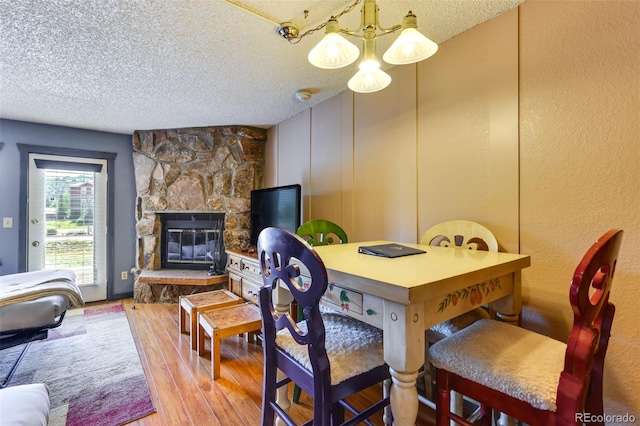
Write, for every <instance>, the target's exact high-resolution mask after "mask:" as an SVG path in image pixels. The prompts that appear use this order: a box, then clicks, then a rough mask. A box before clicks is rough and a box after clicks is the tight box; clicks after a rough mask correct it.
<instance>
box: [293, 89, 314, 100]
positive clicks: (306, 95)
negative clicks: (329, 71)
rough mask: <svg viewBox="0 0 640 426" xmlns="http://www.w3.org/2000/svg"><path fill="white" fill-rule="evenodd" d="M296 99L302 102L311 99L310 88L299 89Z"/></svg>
mask: <svg viewBox="0 0 640 426" xmlns="http://www.w3.org/2000/svg"><path fill="white" fill-rule="evenodd" d="M296 99H297V100H299V101H300V102H306V101H308V100H309V99H311V92H310V91H308V90H298V91H297V92H296Z"/></svg>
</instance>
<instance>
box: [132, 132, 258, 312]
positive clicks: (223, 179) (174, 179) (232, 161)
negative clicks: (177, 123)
mask: <svg viewBox="0 0 640 426" xmlns="http://www.w3.org/2000/svg"><path fill="white" fill-rule="evenodd" d="M266 139H267V133H266V130H264V129H259V128H254V127H243V126H223V127H202V128H187V129H171V130H144V131H141V130H139V131H136V132H134V134H133V151H134V152H133V167H134V172H135V179H136V195H137V197H136V234H137V235H136V236H137V248H136V268H137V269H138V271H140V270H143V269H150V270H158V269H159V268H160V240H161V235H160V232H161V223H160V217H159V213H175V212H190V213H199V212H216V213H225V231H224V244H225V247H226V248H245V247H247V246H248V245H249V226H250V218H249V207H250V196H251V190H253V189H257V188H261V187H262V184H263V177H264V161H265V160H264V157H265V149H264V145H265V142H266ZM136 276H137V274H136ZM152 287H153V288H152ZM191 291H192V289H191V288H189V286H171V285H169V286H164V287H159V286H151V285H148V284H144V283H139V282H138V281H137V279H136V282H135V283H134V299H135V301H136V302H146V303H149V302H156V301H160V302H165V301H174V300H176V298H177V296H178V295H180V294H188V293H190V292H191Z"/></svg>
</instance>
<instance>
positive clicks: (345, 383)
mask: <svg viewBox="0 0 640 426" xmlns="http://www.w3.org/2000/svg"><path fill="white" fill-rule="evenodd" d="M258 259H259V261H260V268H261V272H262V277H263V281H264V286H263V287H261V288H260V311H261V313H262V337H263V343H262V346H263V351H264V379H263V380H264V382H263V392H262V426H272V425H273V424H274V417H275V415H277V416H279V417H280V418H281V419H282V420H283V421H284V422H285V423H286V424H287V425H290V426H291V425H294V424H295V423H294V422H293V421H292V419H291V418H290V417H289V415H288V413H287V410H286V409H284V408H283V407H281V406H280V405H279V404H278V403H277V401H276V400H277V389H278V388H280V387H282V386H286V385H287V384H288V383H289V382H290V381H293V382H294V383H296V384H297V385H299V386H300V388H301V389H302V390H304V391H305V392H306V393H307V394H309V395H310V396H311V397H312V398H313V420H312V421H310V422H307V423H305V425H308V424H311V423H312V424H313V425H316V426H329V425H333V426H337V425H338V423H340V424H342V425H352V426H353V425H356V424H361V423H362V422H363V421H364V422H365V423H367V424H370V423H368V422H367V421H366V419H367V418H369V417H371V416H372V415H373V414H374V413H376V412H377V411H380V410H382V409H383V408H385V407H386V406H388V405H389V401H390V399H389V397H383V398H382V399H381V400H379V401H377V402H376V403H374V404H373V405H372V406H371V407H369V408H367V409H365V410H362V411H361V412H358V411H357V410H355V409H354V407H353V406H351V405H350V404H349V403H347V402H346V401H344V399H345V398H346V397H348V396H350V395H353V394H355V393H357V392H360V391H361V390H364V389H366V388H368V387H370V386H373V385H375V384H378V383H381V382H383V381H385V380H388V379H389V378H390V375H389V366H388V365H387V364H385V362H384V352H383V349H382V331H381V330H378V329H376V328H374V327H372V326H370V325H368V324H365V323H363V322H360V321H358V320H355V319H353V318H351V317H348V316H346V315H343V314H340V313H335V314H331V313H325V314H322V315H320V309H319V302H320V298H321V297H322V295H323V294H324V292H325V290H326V289H327V285H328V278H327V271H326V269H325V266H324V263H323V262H322V260H321V259H320V257H319V256H318V254H317V253H316V252H315V251H314V250H313V248H312V247H311V246H310V245H309V244H308V243H306V242H305V241H304V240H303V239H302V238H301V237H299V236H298V235H295V234H292V233H291V232H288V231H286V230H284V229H279V228H266V229H264V230H263V231H262V232H261V233H260V235H259V236H258ZM301 271H303V272H304V273H305V274H306V275H308V276H309V277H310V278H311V281H310V282H308V283H305V284H302V283H301V281H299V278H300V275H301ZM281 285H284V286H286V287H287V288H288V289H289V291H291V294H292V295H293V298H294V299H295V301H296V302H297V303H298V306H300V307H302V312H303V319H302V320H301V321H300V322H298V323H295V322H294V321H293V319H292V318H291V316H290V315H289V314H288V313H286V314H280V313H278V312H277V311H276V309H275V307H274V305H273V300H272V296H273V291H274V289H276V288H278V286H281ZM278 370H280V371H281V372H282V373H284V374H285V375H286V376H287V377H286V378H284V379H282V380H278V377H277V372H278ZM343 408H346V409H347V410H349V411H351V412H352V413H353V414H354V416H353V417H351V418H350V419H349V420H348V421H346V422H344V423H341V422H342V421H343V420H344V417H343V416H344V410H343Z"/></svg>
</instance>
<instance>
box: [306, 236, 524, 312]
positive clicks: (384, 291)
mask: <svg viewBox="0 0 640 426" xmlns="http://www.w3.org/2000/svg"><path fill="white" fill-rule="evenodd" d="M389 243H392V241H365V242H358V243H348V244H334V245H327V246H318V247H315V248H314V250H315V251H316V252H317V253H318V255H319V256H320V258H321V259H322V261H323V262H324V264H325V267H326V269H327V273H328V275H329V280H330V281H331V282H335V283H336V284H340V285H343V284H344V283H346V282H349V283H351V284H353V285H354V286H355V287H357V290H359V291H363V292H366V293H369V294H373V295H376V296H379V297H382V298H384V299H388V300H393V301H395V302H398V303H402V304H410V303H414V302H419V301H423V300H426V299H428V298H431V297H433V296H435V295H439V294H446V293H447V292H449V291H450V285H451V284H452V282H453V281H456V282H457V283H460V284H465V283H466V284H469V285H470V284H474V283H476V282H480V281H483V280H487V279H490V278H494V277H497V276H501V275H506V274H510V273H513V272H516V271H519V270H521V269H523V268H526V267H528V266H530V265H531V259H530V257H529V256H528V255H522V254H515V253H501V252H488V251H481V250H468V249H462V248H448V247H434V246H429V245H421V244H411V243H398V242H393V243H395V244H401V245H405V246H408V247H414V248H418V249H421V250H424V251H426V253H423V254H415V255H410V256H403V257H397V258H385V257H380V256H373V255H368V254H361V253H358V247H360V246H372V245H378V244H389Z"/></svg>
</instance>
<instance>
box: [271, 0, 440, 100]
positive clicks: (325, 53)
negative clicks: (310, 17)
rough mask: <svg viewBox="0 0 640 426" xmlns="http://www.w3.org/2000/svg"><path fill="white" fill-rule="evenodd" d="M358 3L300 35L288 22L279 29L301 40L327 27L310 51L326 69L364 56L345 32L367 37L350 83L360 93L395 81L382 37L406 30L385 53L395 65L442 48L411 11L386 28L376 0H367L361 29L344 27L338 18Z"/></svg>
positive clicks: (411, 60)
mask: <svg viewBox="0 0 640 426" xmlns="http://www.w3.org/2000/svg"><path fill="white" fill-rule="evenodd" d="M358 3H360V0H356V2H355V3H354V4H352V5H351V6H349V7H347V8H346V9H345V10H344V11H342V13H340V14H339V15H337V16H332V17H331V18H330V19H329V20H328V21H327V22H326V23H325V24H322V25H320V26H319V27H318V28H315V29H313V30H311V31H308V32H307V33H305V34H302V35H301V36H298V31H297V28H294V27H293V26H291V25H287V24H281V27H280V29H279V32H280V34H281V35H282V36H283V37H285V38H286V39H289V40H290V41H291V39H298V41H299V39H301V38H302V37H304V36H305V35H307V34H309V33H311V32H313V31H315V30H317V29H319V28H322V27H325V33H326V35H325V36H324V38H323V39H322V40H321V41H320V42H319V43H318V44H317V45H316V46H315V47H314V48H313V49H311V51H310V52H309V55H308V59H309V62H311V64H313V65H315V66H316V67H318V68H324V69H335V68H342V67H345V66H347V65H349V64H352V63H353V62H355V61H356V59H358V58H359V57H360V50H359V49H358V47H357V46H356V45H355V44H353V43H351V42H350V41H349V40H347V39H346V38H345V37H344V36H343V35H346V36H353V37H358V38H361V39H362V40H363V54H362V60H361V61H360V63H359V64H358V72H356V74H355V75H354V76H353V77H351V79H350V80H349V82H348V84H347V85H348V87H349V89H351V90H353V91H354V92H359V93H370V92H377V91H378V90H382V89H384V88H385V87H387V86H388V85H389V84H390V83H391V76H390V75H389V74H387V73H386V72H384V71H382V70H381V69H380V61H379V60H378V58H377V51H376V40H377V39H378V37H381V36H384V35H387V34H391V33H394V32H396V31H398V30H400V29H401V30H402V31H401V32H400V35H399V36H398V38H397V39H396V40H395V41H394V42H393V44H392V45H391V47H389V49H388V50H387V51H386V52H385V53H384V55H382V59H383V60H384V61H385V62H386V63H388V64H392V65H405V64H413V63H415V62H419V61H422V60H424V59H427V58H428V57H430V56H432V55H433V54H434V53H436V51H437V50H438V45H437V44H436V43H434V42H433V41H431V40H429V39H428V38H427V37H425V36H424V35H423V34H421V33H420V32H419V31H418V30H417V27H418V20H417V18H416V16H415V15H414V14H413V12H411V11H409V13H407V15H406V16H405V17H404V18H403V20H402V25H400V24H397V25H394V26H392V27H390V28H383V27H382V26H381V25H380V23H379V21H378V11H379V9H378V5H377V4H376V1H375V0H364V4H363V6H362V9H361V12H360V13H361V19H360V28H359V29H358V30H356V31H351V30H348V29H344V28H340V25H339V23H338V19H337V18H338V17H340V16H342V15H343V14H345V13H347V12H349V11H351V10H352V9H353V7H354V6H355V5H356V4H358Z"/></svg>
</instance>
